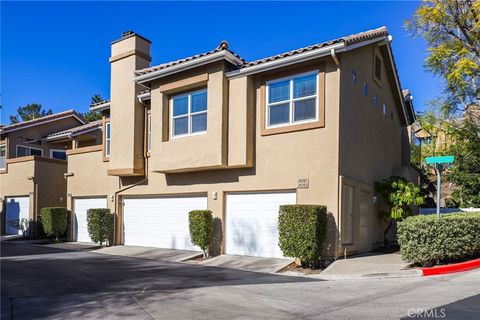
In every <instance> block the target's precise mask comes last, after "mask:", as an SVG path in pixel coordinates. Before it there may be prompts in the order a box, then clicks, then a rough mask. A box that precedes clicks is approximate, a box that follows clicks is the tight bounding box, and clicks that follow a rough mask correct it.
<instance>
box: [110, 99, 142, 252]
mask: <svg viewBox="0 0 480 320" xmlns="http://www.w3.org/2000/svg"><path fill="white" fill-rule="evenodd" d="M138 101H140V103H141V104H142V105H143V106H144V107H146V105H145V104H144V103H143V102H142V100H141V99H140V98H138ZM145 110H146V109H145ZM144 136H145V130H144ZM143 149H144V167H145V179H142V180H140V181H138V182H136V183H134V184H132V185H130V186H128V187H125V188H122V189H119V190H117V191H116V192H115V194H114V205H115V209H116V211H117V215H118V213H119V209H120V205H122V209H123V201H121V202H120V201H118V195H119V194H120V193H121V192H124V191H127V190H130V189H132V188H134V187H136V186H138V185H140V184H143V183H145V182H147V181H148V157H147V156H146V152H145V150H146V139H145V138H144V146H143ZM118 179H119V182H121V181H120V180H121V177H118ZM122 214H123V210H122ZM114 224H115V225H116V224H117V221H114ZM116 237H117V228H113V239H114V243H115V242H117V241H116ZM122 240H124V239H122Z"/></svg>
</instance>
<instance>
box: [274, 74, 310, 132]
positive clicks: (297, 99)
mask: <svg viewBox="0 0 480 320" xmlns="http://www.w3.org/2000/svg"><path fill="white" fill-rule="evenodd" d="M266 91H267V94H266V99H267V101H266V107H267V110H266V117H265V118H266V119H265V120H266V127H267V128H272V127H281V126H285V125H291V124H299V123H305V122H312V121H316V120H318V70H317V71H313V72H308V73H303V74H299V75H295V76H291V77H286V78H282V79H275V80H272V81H268V82H267V83H266Z"/></svg>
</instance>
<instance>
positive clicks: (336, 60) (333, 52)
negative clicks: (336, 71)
mask: <svg viewBox="0 0 480 320" xmlns="http://www.w3.org/2000/svg"><path fill="white" fill-rule="evenodd" d="M330 55H331V56H332V59H333V61H335V64H336V65H337V67H338V66H340V60H338V57H337V55H336V54H335V48H332V49H331V50H330Z"/></svg>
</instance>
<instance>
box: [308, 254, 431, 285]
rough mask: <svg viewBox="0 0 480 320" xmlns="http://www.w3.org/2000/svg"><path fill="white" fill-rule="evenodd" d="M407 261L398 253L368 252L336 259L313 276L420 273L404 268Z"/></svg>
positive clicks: (339, 277)
mask: <svg viewBox="0 0 480 320" xmlns="http://www.w3.org/2000/svg"><path fill="white" fill-rule="evenodd" d="M407 267H408V263H406V262H403V261H402V259H401V256H400V254H398V253H391V254H380V253H368V254H363V255H358V256H354V257H348V258H347V259H342V260H337V261H335V262H334V263H332V264H331V265H330V266H328V268H326V269H325V270H323V271H322V272H321V273H320V274H318V275H314V276H312V277H314V278H320V279H323V280H350V279H351V280H354V279H381V278H403V277H418V276H421V275H422V273H421V271H420V270H418V269H406V268H407Z"/></svg>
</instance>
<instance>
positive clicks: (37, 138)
mask: <svg viewBox="0 0 480 320" xmlns="http://www.w3.org/2000/svg"><path fill="white" fill-rule="evenodd" d="M99 126H101V122H97V123H86V120H85V119H84V118H83V117H82V116H81V115H80V114H78V113H77V112H75V111H73V110H68V111H64V112H60V113H56V114H52V115H49V116H45V117H42V118H37V119H34V120H30V121H24V122H20V123H17V124H11V125H7V126H3V127H2V128H1V129H0V201H1V203H0V204H1V205H0V210H1V215H0V217H1V232H2V233H6V234H17V233H18V232H19V231H18V230H17V229H15V228H14V227H13V226H12V225H11V222H10V221H15V220H18V219H22V218H24V219H29V220H30V219H31V220H33V221H36V220H37V217H38V215H39V213H40V209H41V208H43V207H53V206H54V207H64V206H66V191H67V182H66V179H65V177H64V174H65V173H66V172H67V161H66V160H67V158H66V150H68V149H71V148H72V146H73V147H76V146H86V145H89V144H98V143H101V137H102V135H101V131H100V130H99Z"/></svg>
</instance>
